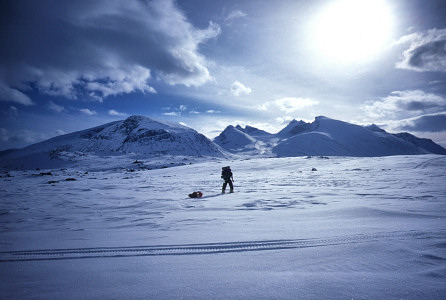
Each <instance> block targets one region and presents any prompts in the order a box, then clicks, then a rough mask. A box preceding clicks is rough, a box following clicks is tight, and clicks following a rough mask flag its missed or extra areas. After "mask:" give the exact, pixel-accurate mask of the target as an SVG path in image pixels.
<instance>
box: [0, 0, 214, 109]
mask: <svg viewBox="0 0 446 300" xmlns="http://www.w3.org/2000/svg"><path fill="white" fill-rule="evenodd" d="M45 5H46V6H45V9H36V7H35V6H34V5H29V4H28V3H27V2H26V1H23V0H17V1H14V6H12V5H1V7H0V8H1V9H2V12H3V15H8V18H9V19H11V20H14V22H6V23H5V26H6V27H5V28H2V29H3V30H2V31H1V32H0V40H1V41H2V47H1V48H0V50H1V51H2V53H3V52H4V51H6V53H8V55H0V99H1V101H10V102H15V103H20V104H22V105H32V104H33V102H32V101H31V99H30V98H29V97H28V96H26V95H25V92H26V90H27V89H29V88H30V84H31V83H32V86H33V87H36V88H38V89H39V91H40V92H41V93H44V94H47V95H53V96H64V97H67V98H70V99H77V98H87V97H90V98H92V99H98V100H100V99H102V98H106V97H108V96H111V95H119V94H127V93H132V92H135V91H139V92H143V93H156V90H155V88H154V87H152V86H151V85H150V81H151V80H152V78H156V79H162V80H164V81H165V82H167V83H169V84H173V85H185V86H199V85H202V84H205V83H206V82H209V81H211V80H212V77H211V75H210V73H209V70H208V68H207V64H208V63H207V61H206V58H205V57H204V56H203V55H201V54H200V53H199V51H198V48H199V45H200V44H202V43H205V42H206V41H207V40H209V39H212V38H215V37H216V36H218V35H219V34H220V27H219V26H218V25H216V24H212V23H211V24H210V25H209V27H208V28H205V29H198V28H195V27H194V26H193V25H192V24H191V23H189V22H188V20H187V18H186V17H185V15H184V13H183V12H182V11H181V10H180V9H179V8H178V7H177V6H176V3H175V2H174V1H173V0H154V1H138V0H129V1H107V0H98V1H68V2H66V1H52V2H46V3H45ZM11 7H14V9H12V8H11ZM56 11H57V12H59V11H60V12H63V16H61V15H60V14H55V13H54V12H56ZM24 18H26V20H25V19H24ZM11 33H20V34H11ZM61 37H63V41H62V40H61ZM5 47H7V48H6V49H5Z"/></svg>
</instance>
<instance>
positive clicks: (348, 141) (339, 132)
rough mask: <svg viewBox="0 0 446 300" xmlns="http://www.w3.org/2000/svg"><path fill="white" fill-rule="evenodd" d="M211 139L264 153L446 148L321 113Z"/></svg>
mask: <svg viewBox="0 0 446 300" xmlns="http://www.w3.org/2000/svg"><path fill="white" fill-rule="evenodd" d="M214 142H215V143H217V144H218V145H220V146H221V147H222V148H224V149H226V150H227V151H229V152H231V153H237V154H240V153H244V154H250V155H257V156H259V155H260V156H264V157H269V156H278V157H290V156H302V155H316V156H317V155H322V156H323V155H331V156H358V157H364V156H370V157H372V156H388V155H416V154H427V153H433V154H446V149H444V148H443V147H441V146H439V145H437V144H435V143H434V142H433V141H431V140H428V139H420V138H417V137H415V136H412V135H408V134H403V133H401V134H390V133H387V132H386V131H385V130H382V129H381V128H379V127H378V126H376V125H370V126H359V125H355V124H350V123H347V122H343V121H339V120H334V119H330V118H327V117H324V116H319V117H316V118H315V120H314V121H313V122H312V123H306V122H304V121H296V120H292V121H291V122H290V123H289V124H288V125H287V126H286V127H285V128H283V129H282V130H281V131H279V132H278V133H276V134H269V133H267V132H265V131H261V130H259V129H256V128H253V127H246V128H245V129H243V128H242V127H241V126H236V127H233V126H228V127H227V128H226V129H225V130H224V131H223V132H222V133H221V134H220V135H219V136H218V137H216V138H215V139H214Z"/></svg>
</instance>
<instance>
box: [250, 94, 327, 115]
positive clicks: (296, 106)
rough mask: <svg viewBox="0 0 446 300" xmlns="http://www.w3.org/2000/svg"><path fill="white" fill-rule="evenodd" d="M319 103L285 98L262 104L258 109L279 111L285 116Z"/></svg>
mask: <svg viewBox="0 0 446 300" xmlns="http://www.w3.org/2000/svg"><path fill="white" fill-rule="evenodd" d="M318 104H319V102H318V101H316V100H312V99H309V98H296V97H286V98H281V99H277V100H274V101H270V102H266V103H263V104H262V105H260V106H258V109H260V110H265V111H277V110H279V111H281V112H284V113H286V114H289V113H292V112H295V111H297V110H301V109H303V108H306V107H311V106H315V105H318Z"/></svg>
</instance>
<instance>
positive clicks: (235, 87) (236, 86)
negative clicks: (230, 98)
mask: <svg viewBox="0 0 446 300" xmlns="http://www.w3.org/2000/svg"><path fill="white" fill-rule="evenodd" d="M230 91H231V93H232V94H233V95H234V96H237V97H238V96H240V95H249V94H251V88H250V87H247V86H245V85H244V84H242V83H241V82H238V81H234V83H233V84H231V89H230Z"/></svg>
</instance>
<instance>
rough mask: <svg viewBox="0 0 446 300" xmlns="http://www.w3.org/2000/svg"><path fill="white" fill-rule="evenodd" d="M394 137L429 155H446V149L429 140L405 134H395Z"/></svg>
mask: <svg viewBox="0 0 446 300" xmlns="http://www.w3.org/2000/svg"><path fill="white" fill-rule="evenodd" d="M394 135H395V136H396V137H398V138H400V139H403V140H405V141H408V142H409V143H412V144H414V145H416V146H418V147H420V148H423V149H425V150H427V151H429V152H430V153H434V154H442V155H446V149H445V148H443V147H441V146H440V145H438V144H436V143H434V142H433V141H432V140H431V139H423V138H418V137H416V136H414V135H412V134H410V133H407V132H401V133H396V134H394Z"/></svg>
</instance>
